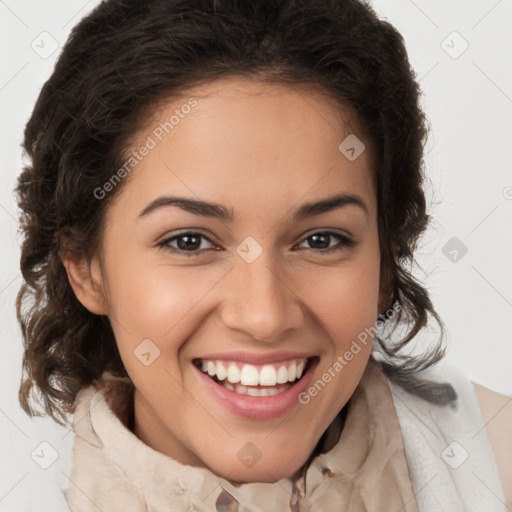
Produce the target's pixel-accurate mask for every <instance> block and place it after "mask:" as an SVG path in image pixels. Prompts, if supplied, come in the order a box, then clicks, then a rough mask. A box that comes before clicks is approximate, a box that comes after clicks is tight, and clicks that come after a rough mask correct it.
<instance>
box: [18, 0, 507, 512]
mask: <svg viewBox="0 0 512 512" xmlns="http://www.w3.org/2000/svg"><path fill="white" fill-rule="evenodd" d="M418 99H419V88H418V85H417V83H416V81H415V79H414V74H413V72H412V70H411V68H410V65H409V62H408V59H407V53H406V50H405V48H404V45H403V40H402V38H401V36H400V34H399V33H398V32H397V31H396V30H395V29H394V28H393V27H392V26H390V25H389V24H388V23H386V22H384V21H381V20H379V19H378V18H377V16H376V14H375V13H374V12H373V10H372V9H371V8H370V7H369V6H368V5H366V4H364V3H362V2H360V1H356V0H348V1H347V0H344V1H341V0H339V1H330V0H322V1H316V2H307V1H305V0H298V1H292V0H288V1H284V0H279V1H273V2H269V1H263V0H259V1H255V2H240V1H235V0H225V1H218V2H215V1H214V2H211V1H203V0H187V1H184V0H181V1H180V0H173V1H167V0H151V1H148V2H144V3H139V2H135V1H126V0H125V1H107V2H103V3H102V4H101V5H100V6H99V7H97V8H96V9H95V10H94V11H93V12H92V13H91V14H90V15H89V16H87V17H86V18H85V19H83V20H82V21H81V22H80V23H79V24H78V25H77V26H76V27H75V29H74V30H73V33H72V35H71V37H70V40H69V41H68V43H67V44H66V46H65V47H64V49H63V52H62V54H61V56H60V57H59V60H58V62H57V65H56V67H55V70H54V73H53V75H52V76H51V77H50V79H49V80H48V81H47V83H46V84H45V86H44V88H43V90H42V92H41V95H40V97H39V99H38V102H37V104H36V106H35V109H34V112H33V114H32V117H31V119H30V120H29V122H28V124H27V127H26V132H25V141H24V147H25V149H26V151H27V153H28V155H29V156H30V158H31V159H32V162H31V165H30V166H28V167H26V168H25V169H24V171H23V173H22V175H21V176H20V178H19V184H18V188H17V193H18V201H19V206H20V208H21V209H22V211H23V229H24V234H25V239H24V243H23V247H22V256H21V260H22V261H21V266H22V270H23V276H24V278H25V280H26V284H25V285H24V286H23V287H22V289H21V290H20V294H19V297H18V314H19V318H20V322H21V325H22V329H23V336H24V341H25V357H24V361H23V366H24V371H25V375H24V378H23V381H22V385H21V388H20V401H21V403H22V405H23V407H24V408H25V410H26V411H27V412H28V413H29V414H33V413H35V408H34V402H35V399H34V397H33V396H32V392H33V391H39V392H40V396H41V404H42V405H43V407H44V410H45V412H46V413H47V414H49V415H51V416H52V417H53V418H54V419H55V420H56V421H58V422H60V423H61V422H63V421H65V420H66V417H67V414H69V413H73V414H74V421H73V426H74V431H75V435H76V437H75V441H74V448H73V468H72V472H71V475H69V486H68V489H67V490H66V491H65V495H66V499H67V502H68V504H69V506H70V509H71V510H73V511H78V510H80V511H82V510H83V511H85V510H97V509H100V510H123V511H143V510H198V511H199V510H201V511H202V510H218V511H227V510H239V511H243V510H244V511H245V510H266V511H268V510H275V511H282V510H322V511H326V510H351V511H359V510H361V511H362V510H370V511H380V510H407V511H416V510H421V512H424V511H434V510H436V511H438V510H453V511H455V510H484V509H485V510H496V511H498V510H500V511H501V510H506V503H512V489H511V485H510V483H511V482H512V471H511V468H510V463H509V462H508V461H509V460H510V455H511V454H512V446H511V444H512V436H511V435H510V428H509V426H510V421H511V417H512V415H511V411H510V407H509V408H506V407H505V406H506V403H507V401H508V400H509V398H508V397H505V396H503V395H499V394H497V393H494V392H492V391H490V390H487V389H486V388H482V387H477V388H475V389H473V386H472V384H471V383H470V382H469V381H468V380H467V378H465V377H464V376H463V375H460V374H457V373H453V370H452V369H450V368H449V367H447V366H446V365H439V366H437V367H434V365H435V364H436V363H437V362H439V361H440V360H441V359H442V357H443V353H444V349H443V346H442V343H441V340H440V343H439V345H438V346H436V347H434V348H433V349H430V350H428V351H424V352H423V353H422V354H421V355H419V356H406V355H403V353H402V352H399V350H400V349H401V348H403V347H404V346H405V345H407V344H409V343H410V342H414V341H416V342H418V339H419V333H420V332H421V330H422V328H424V327H425V326H426V325H427V321H428V319H429V315H430V318H431V319H434V320H436V321H437V322H438V323H439V325H440V326H441V332H442V323H441V321H440V319H439V317H438V315H437V314H436V312H435V310H434V308H433V306H432V304H431V302H430V300H429V296H428V293H427V291H426V290H425V289H424V288H423V287H422V286H421V284H420V283H418V282H417V281H416V280H415V279H414V277H413V276H412V275H411V274H410V273H409V272H408V265H409V264H410V263H411V261H412V258H413V253H414V248H415V246H416V243H417V241H418V239H419V237H420V235H421V234H422V233H423V231H424V230H425V228H426V227H427V224H428V215H427V214H426V205H425V197H424V194H423V190H422V183H423V169H422V156H423V145H424V142H425V137H426V127H425V118H424V114H423V112H422V111H421V109H420V107H419V101H418ZM34 299H35V300H34ZM376 321H377V322H376ZM396 327H400V328H402V327H404V328H405V329H406V332H405V333H404V334H403V335H402V336H401V337H399V339H398V340H397V339H393V336H392V335H393V334H395V337H396V329H395V328H396ZM475 391H476V394H475ZM492 401H496V402H494V403H492V406H491V402H492ZM500 401H501V402H500ZM497 402H500V405H501V404H503V407H502V412H501V414H498V415H496V416H495V417H494V418H491V416H492V415H494V414H495V411H496V410H497V409H496V403H497ZM491 419H492V423H491ZM486 423H488V425H487V426H486Z"/></svg>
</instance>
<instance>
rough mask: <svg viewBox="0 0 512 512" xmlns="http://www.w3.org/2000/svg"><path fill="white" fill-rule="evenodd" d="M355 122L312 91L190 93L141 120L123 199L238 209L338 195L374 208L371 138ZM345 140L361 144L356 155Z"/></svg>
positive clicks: (220, 83) (262, 87)
mask: <svg viewBox="0 0 512 512" xmlns="http://www.w3.org/2000/svg"><path fill="white" fill-rule="evenodd" d="M355 121H356V118H355V117H354V113H353V112H351V111H350V109H348V108H347V109H341V108H340V106H338V105H337V104H336V103H335V101H334V100H333V99H332V98H331V97H329V96H327V95H326V94H324V93H322V92H321V91H319V90H315V89H313V88H311V87H305V86H299V85H283V84H269V83H263V82H256V81H254V80H248V79H245V78H225V79H221V80H216V81H215V82H210V83H207V84H203V85H200V86H196V87H192V88H190V89H188V90H187V91H186V93H185V94H182V95H181V96H179V97H174V98H173V99H168V100H166V101H160V102H159V104H158V106H156V108H154V109H153V111H152V113H151V115H150V116H148V117H147V118H146V119H145V122H144V125H143V127H142V128H141V129H140V130H139V131H138V133H137V135H136V137H134V139H133V140H132V145H131V147H130V149H129V151H128V152H127V155H126V156H128V155H130V154H132V153H133V152H138V153H139V157H138V160H137V162H136V165H134V166H133V168H132V170H131V171H130V172H129V173H127V174H129V180H128V181H129V183H127V184H126V185H127V186H126V191H123V193H122V195H123V196H124V199H125V200H126V201H127V202H128V203H129V204H130V205H136V204H137V205H140V204H141V203H142V202H144V201H149V200H152V199H154V198H155V197H156V195H158V194H159V193H163V192H164V190H165V191H167V192H181V193H182V195H183V194H186V195H188V196H190V197H194V196H197V197H200V198H207V199H209V200H215V201H216V202H223V201H222V200H223V199H225V202H227V203H230V205H232V206H234V202H238V203H239V205H241V206H240V207H242V206H243V205H250V204H252V203H253V202H254V201H259V202H260V204H261V205H263V203H266V202H267V200H268V201H271V200H274V201H279V202H281V203H287V204H288V203H294V204H295V203H296V202H298V201H299V200H300V199H301V198H304V200H307V199H311V198H314V197H316V196H322V197H323V196H325V195H326V194H327V193H328V194H332V193H335V192H339V191H343V192H348V193H358V194H359V195H362V196H365V198H366V201H367V202H368V203H372V202H373V201H375V191H374V187H373V180H372V172H371V169H370V155H369V141H367V140H365V138H364V136H363V135H362V134H361V133H360V132H359V131H357V129H356V128H355V124H356V123H355ZM354 137H355V139H352V138H354ZM347 140H348V141H349V142H352V144H348V145H349V146H350V145H352V146H354V144H353V141H356V145H357V142H360V144H361V145H360V146H357V147H356V150H357V151H362V152H361V154H360V155H359V156H357V158H356V159H353V160H351V159H350V158H348V157H347V156H349V157H350V153H348V154H347V153H346V152H345V150H346V149H347V144H345V141H347ZM363 144H364V145H365V146H366V148H367V149H365V150H361V147H364V146H363ZM144 148H149V149H145V150H144V151H142V150H143V149H144ZM349 149H350V148H349ZM141 153H144V156H143V157H140V154H141ZM369 207H370V208H369V209H371V208H372V205H371V204H370V205H369Z"/></svg>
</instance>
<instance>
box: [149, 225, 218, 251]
mask: <svg viewBox="0 0 512 512" xmlns="http://www.w3.org/2000/svg"><path fill="white" fill-rule="evenodd" d="M203 240H206V241H207V242H209V243H211V244H213V242H212V241H211V240H210V239H209V238H208V237H206V236H205V235H202V234H201V233H195V232H192V231H189V232H186V233H180V234H179V235H174V236H172V237H170V238H166V239H165V240H163V241H162V242H160V243H159V244H158V245H159V247H164V248H166V249H168V250H169V251H171V252H173V253H182V254H184V255H186V256H195V255H196V254H198V253H199V252H201V251H203V250H206V249H207V248H205V247H202V241H203ZM173 243H176V245H171V244H173ZM187 253H189V254H187Z"/></svg>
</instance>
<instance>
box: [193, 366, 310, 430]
mask: <svg viewBox="0 0 512 512" xmlns="http://www.w3.org/2000/svg"><path fill="white" fill-rule="evenodd" d="M317 362H318V361H317V360H314V361H313V363H312V364H310V365H309V368H308V371H307V372H306V373H305V374H304V375H303V376H302V378H301V379H300V380H299V381H298V382H296V383H295V384H294V385H293V386H291V387H290V388H288V389H287V390H286V391H282V392H281V393H278V394H277V395H270V396H250V395H241V394H239V393H236V392H235V391H231V390H229V389H226V388H225V387H224V386H222V385H221V384H217V383H216V382H215V381H214V380H213V379H211V378H210V377H208V376H207V375H206V374H205V373H203V372H202V371H201V370H200V369H199V368H197V367H196V366H195V365H192V366H194V368H195V370H196V371H197V372H198V374H199V378H200V379H201V381H202V382H203V383H204V385H205V386H206V387H207V388H208V389H209V390H210V392H211V393H212V395H213V396H214V397H215V398H216V399H217V400H218V401H219V402H220V403H221V404H222V405H223V406H224V407H226V408H227V409H228V410H229V411H231V412H232V413H233V414H236V415H237V416H240V417H242V418H248V419H254V420H269V419H273V418H278V417H280V416H283V415H284V414H287V413H289V412H290V411H291V410H292V409H293V408H294V407H296V406H297V405H298V404H299V403H300V402H299V394H300V393H302V392H303V391H305V389H306V388H307V387H308V384H309V381H310V380H311V375H312V373H313V370H314V368H315V367H316V364H317Z"/></svg>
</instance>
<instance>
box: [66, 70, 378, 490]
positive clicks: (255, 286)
mask: <svg viewBox="0 0 512 512" xmlns="http://www.w3.org/2000/svg"><path fill="white" fill-rule="evenodd" d="M189 97H194V98H195V99H196V100H197V101H198V105H197V106H196V107H195V108H194V109H192V112H191V113H190V114H188V115H187V116H186V117H185V118H184V119H181V120H180V123H179V125H177V126H176V127H175V128H174V129H173V130H172V132H170V133H169V134H167V135H166V136H165V137H164V138H163V140H162V141H161V142H159V143H158V144H157V146H156V147H155V148H154V149H152V150H151V151H150V152H149V154H148V155H147V156H146V157H145V158H144V159H143V160H142V161H141V162H140V163H139V164H138V165H137V166H136V168H134V169H133V170H132V171H131V174H130V176H129V179H128V181H127V183H125V184H124V186H123V188H122V190H121V191H120V193H119V194H118V195H117V196H116V198H115V201H114V202H113V203H112V204H111V206H110V207H109V209H108V211H107V215H106V224H105V233H104V237H103V241H102V247H101V253H100V254H98V255H97V256H96V257H95V258H94V259H93V260H92V262H91V264H90V266H89V267H87V265H84V264H83V261H82V262H81V261H79V260H73V259H65V260H64V263H65V266H66V268H67V271H68V276H69V279H70V283H71V285H72V286H73V289H74V291H75V293H76V295H77V297H78V299H79V300H80V301H81V302H82V304H84V306H85V307H87V308H88V309H89V310H90V311H91V312H93V313H95V314H103V315H107V316H108V317H109V319H110V321H111V324H112V327H113V330H114V334H115V338H116V342H117V345H118V347H119V351H120V354H121V357H122V360H123V362H124V364H125V367H126V369H127V372H128V374H129V375H130V377H131V379H132V381H133V382H134V384H135V387H136V392H135V398H134V400H135V429H134V433H135V435H137V437H139V438H140V439H141V440H142V441H143V442H145V443H146V444H147V445H149V446H151V447H152V448H154V449H155V450H158V451H159V452H161V453H164V454H166V455H168V456H170V457H172V458H174V459H176V460H178V461H179V462H181V463H183V464H188V465H192V466H197V467H207V468H209V469H210V470H212V471H213V472H214V473H216V474H218V475H220V476H222V477H224V478H226V479H229V480H230V481H234V482H273V481H277V480H279V479H281V478H284V477H287V476H290V475H292V474H293V473H294V472H295V471H297V470H298V469H299V468H300V466H301V465H303V464H304V463H305V461H306V460H307V458H308V457H309V455H310V454H311V452H312V450H313V449H314V447H315V445H316V443H317V442H318V440H319V439H320V437H321V435H322V433H323V432H324V431H325V430H326V428H327V427H328V426H329V424H330V423H331V421H332V420H333V419H334V417H335V416H336V414H337V413H338V411H339V410H340V409H341V408H342V407H343V406H344V405H345V404H346V402H347V401H348V399H349V398H350V396H351V395H352V393H353V391H354V389H355V388H356V386H357V384H358V382H359V380H360V378H361V376H362V373H363V371H364V369H365V367H366V364H367V361H368V357H369V355H370V352H371V338H370V339H369V341H368V344H367V345H366V346H362V350H361V351H360V352H359V353H358V354H357V355H355V356H354V358H353V359H352V360H351V361H350V362H349V363H348V364H347V366H345V367H344V369H343V371H341V372H339V373H338V374H337V375H336V377H335V378H334V379H332V380H331V382H330V383H329V384H328V385H327V386H326V387H325V388H324V389H323V390H322V391H321V392H320V393H319V394H318V395H317V396H316V397H314V399H312V400H311V401H310V402H309V403H308V404H306V405H301V404H298V405H297V406H296V407H295V408H294V409H293V410H292V411H291V412H290V413H289V414H287V415H285V416H282V417H279V418H277V419H270V420H253V419H243V418H240V417H238V416H236V415H234V414H233V413H231V412H230V411H228V410H227V409H225V408H224V407H223V406H221V405H219V403H218V402H217V401H215V400H214V399H212V397H211V395H210V393H209V391H208V390H207V389H206V388H205V386H204V385H203V384H201V383H200V381H199V380H198V379H197V375H196V371H197V370H196V369H195V368H194V367H193V365H192V360H193V359H194V358H197V357H201V356H203V355H206V354H207V353H209V352H212V351H215V352H227V351H232V350H243V351H247V352H251V353H256V354H261V353H263V354H267V353H272V352H275V351H278V350H290V351H306V352H312V353H314V354H317V355H318V356H319V358H320V360H319V364H318V366H317V367H316V369H315V372H314V375H313V378H312V380H311V382H315V381H316V380H317V379H319V378H320V376H321V375H322V374H323V373H324V372H325V371H326V370H327V369H329V368H330V367H332V365H333V363H334V361H335V360H336V358H337V357H338V356H339V355H341V354H343V353H344V352H345V351H346V350H347V349H348V348H349V346H350V345H351V343H352V341H353V340H355V339H356V338H357V336H358V334H359V333H361V332H362V331H364V329H365V328H370V327H373V326H374V325H375V321H376V318H377V315H378V314H379V313H380V312H383V311H384V310H385V306H386V304H385V302H386V297H385V295H384V294H383V292H382V291H381V288H380V275H381V272H380V248H379V239H378V228H377V199H376V190H375V186H374V183H373V180H372V174H371V168H370V154H369V150H368V149H367V150H366V151H364V152H363V153H362V154H361V155H360V156H359V157H358V158H357V159H356V160H355V161H349V160H348V159H347V158H346V157H345V156H344V155H343V154H342V153H341V152H340V151H339V150H338V145H339V144H340V143H341V142H342V141H343V140H344V139H345V137H346V136H347V135H349V134H350V133H355V132H353V131H351V129H350V128H349V127H348V125H346V124H345V122H344V121H343V118H345V117H346V116H344V115H343V113H340V112H339V111H337V110H336V109H335V108H334V106H333V104H332V102H331V101H330V100H329V99H328V98H327V97H326V96H324V95H322V94H320V93H319V92H315V91H306V90H304V89H299V88H298V87H293V88H291V87H290V86H282V85H270V84H263V83H259V82H253V81H249V80H247V79H243V78H229V79H222V80H219V81H216V82H213V83H209V84H207V85H203V86H200V87H199V86H197V87H196V88H193V89H190V90H189V91H187V96H186V97H184V98H181V99H174V100H173V101H172V102H169V103H167V104H165V105H163V106H162V108H161V109H159V110H158V112H156V114H155V115H154V117H153V118H152V119H150V120H149V121H151V122H149V123H148V125H147V126H148V128H147V129H145V130H142V131H141V132H140V133H139V134H138V136H137V138H136V140H135V141H134V144H133V146H134V147H136V148H137V147H140V146H141V145H142V144H144V141H145V140H146V139H147V137H148V135H150V134H151V130H152V129H153V128H154V127H155V126H157V125H158V123H160V122H163V121H165V120H168V119H169V117H170V116H171V115H172V114H173V113H174V111H175V109H176V108H180V106H181V105H183V104H185V103H186V99H187V98H189ZM358 136H359V138H360V139H361V140H363V141H364V142H365V144H366V147H367V148H368V147H369V142H368V141H365V139H364V138H363V136H361V135H359V134H358ZM341 192H343V193H352V194H357V195H358V196H360V197H361V198H362V199H363V201H364V203H365V204H366V207H367V210H368V214H365V213H364V211H363V210H362V209H360V208H358V207H357V206H354V205H346V206H344V207H342V208H338V209H336V210H332V211H329V212H327V213H322V214H320V215H316V216H314V217H311V218H309V219H306V220H303V221H300V222H297V221H292V219H291V213H292V212H293V211H294V210H295V209H296V208H297V207H298V206H300V205H302V204H304V203H306V202H311V201H318V200H320V199H323V198H326V197H329V196H331V195H333V194H334V193H341ZM161 195H178V196H184V197H187V198H192V199H201V200H203V201H210V202H215V203H219V204H222V205H224V206H225V207H227V208H230V209H232V210H233V212H234V214H235V220H234V221H233V222H232V223H228V222H223V221H220V220H218V219H211V218H206V217H200V216H197V215H194V214H192V213H190V212H185V211H183V210H182V209H180V208H178V207H176V206H165V207H162V208H159V209H157V210H155V211H153V212H152V213H150V214H148V215H147V216H145V217H143V218H138V215H139V213H140V212H141V211H142V210H143V209H144V208H145V207H146V206H147V205H148V204H149V203H150V202H151V201H153V200H154V199H156V198H157V197H159V196H161ZM327 229H329V230H334V231H337V232H339V233H341V234H344V235H346V236H349V237H350V238H352V239H354V240H355V241H356V245H355V246H354V247H348V246H343V245H342V244H341V243H340V241H339V239H337V238H336V237H331V238H330V239H329V238H327V242H326V245H327V244H329V245H330V246H335V245H338V246H339V247H341V248H340V250H339V251H335V252H331V253H330V254H329V253H325V249H315V246H314V242H312V241H311V239H310V238H309V237H310V236H311V235H312V234H314V233H318V232H322V231H325V230H327ZM178 230H181V231H183V230H190V231H194V232H200V233H201V234H204V235H205V236H206V237H208V238H209V239H210V240H211V242H209V241H208V240H207V239H201V246H200V249H196V250H195V253H194V254H195V255H194V256H192V257H187V253H186V251H184V250H182V251H181V253H179V254H178V253H172V252H170V251H169V250H168V249H166V248H165V247H159V246H158V243H159V242H160V241H163V240H165V239H168V238H170V237H171V236H173V235H176V234H177V232H178ZM247 236H251V237H253V238H254V239H255V240H256V241H257V242H258V243H259V245H260V246H261V247H262V249H263V252H262V254H261V255H260V256H259V257H258V258H257V259H256V260H255V261H254V262H252V263H247V262H246V261H245V260H244V259H242V258H241V257H240V256H239V255H238V254H237V252H236V248H237V247H238V246H239V244H240V243H241V242H242V241H243V240H244V239H245V238H246V237H247ZM171 246H172V247H174V249H175V250H176V251H179V248H178V241H177V240H175V241H174V242H171ZM216 247H217V248H218V249H217V250H213V249H214V248H216ZM322 251H324V252H322ZM148 338H149V339H150V340H151V341H152V342H153V343H154V344H155V345H156V346H157V347H158V348H159V350H160V355H159V357H158V358H157V359H155V360H154V362H153V363H152V364H151V365H149V366H145V365H144V364H142V363H141V361H140V360H139V359H138V358H137V357H135V356H134V350H135V349H136V348H137V346H138V345H139V344H140V343H141V342H142V340H144V339H148ZM247 442H251V443H253V444H254V445H255V446H256V447H257V448H258V450H259V451H260V452H261V454H262V458H261V459H260V461H258V463H256V464H255V465H254V466H252V467H250V468H248V467H246V466H245V465H244V464H242V462H241V461H240V460H239V459H238V457H237V452H238V451H239V450H240V449H241V448H242V447H243V446H244V445H245V444H246V443H247ZM283 453H286V454H287V456H286V457H283V456H282V454H283Z"/></svg>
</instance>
